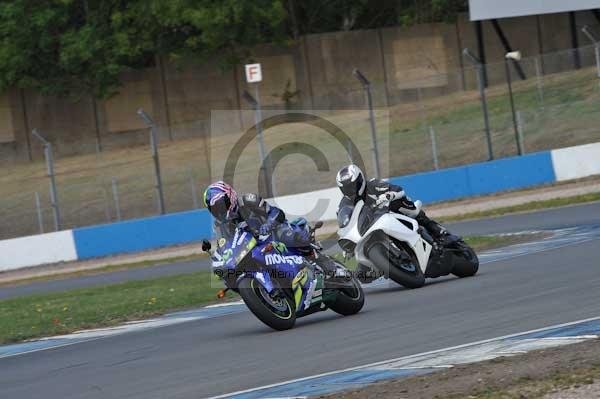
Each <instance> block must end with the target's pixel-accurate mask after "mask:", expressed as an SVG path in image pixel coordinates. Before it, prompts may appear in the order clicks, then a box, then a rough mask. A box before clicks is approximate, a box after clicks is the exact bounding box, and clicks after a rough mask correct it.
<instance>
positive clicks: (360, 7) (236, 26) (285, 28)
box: [0, 0, 467, 98]
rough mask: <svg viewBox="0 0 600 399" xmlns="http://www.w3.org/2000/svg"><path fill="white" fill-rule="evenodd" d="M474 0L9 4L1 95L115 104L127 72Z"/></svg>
mask: <svg viewBox="0 0 600 399" xmlns="http://www.w3.org/2000/svg"><path fill="white" fill-rule="evenodd" d="M466 6H467V5H466V0H426V1H421V0H327V1H323V0H302V1H299V0H218V1H217V0H0V90H6V89H7V88H9V87H13V86H17V87H21V88H34V89H37V90H39V91H41V92H42V93H44V94H53V95H59V96H75V97H76V96H82V95H89V94H92V95H93V96H95V97H97V98H106V97H109V96H110V95H112V94H113V93H115V92H116V91H117V90H118V88H119V85H120V76H121V75H122V73H123V72H125V71H127V70H138V69H142V68H146V67H149V66H152V65H153V64H154V62H155V60H156V57H157V56H161V57H167V58H169V59H170V60H171V61H180V62H183V61H184V60H187V59H188V58H197V59H207V58H211V59H215V58H216V59H220V60H221V61H222V63H223V64H225V65H232V64H235V63H238V62H240V61H241V60H243V59H245V58H247V57H248V56H249V50H248V49H249V48H250V47H251V46H254V45H256V44H258V43H273V42H275V43H280V44H282V43H289V42H292V41H294V40H297V39H298V38H299V36H300V35H304V34H310V33H320V32H330V31H338V30H353V29H372V28H378V27H385V26H397V25H411V24H414V23H420V22H430V21H441V20H451V19H452V18H454V17H455V16H456V14H457V13H458V12H462V11H465V10H466Z"/></svg>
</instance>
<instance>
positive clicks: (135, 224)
mask: <svg viewBox="0 0 600 399" xmlns="http://www.w3.org/2000/svg"><path fill="white" fill-rule="evenodd" d="M555 181H556V177H555V175H554V169H553V166H552V158H551V155H550V152H541V153H535V154H530V155H526V156H522V157H514V158H506V159H500V160H497V161H492V162H483V163H477V164H472V165H467V166H461V167H456V168H450V169H444V170H439V171H433V172H427V173H419V174H415V175H409V176H402V177H393V178H391V179H390V182H392V183H395V184H399V185H401V186H402V187H404V189H405V190H406V192H407V193H409V195H410V196H411V197H414V198H418V199H420V200H422V201H423V202H425V203H428V202H437V201H446V200H452V199H458V198H465V197H471V196H477V195H483V194H490V193H495V192H500V191H506V190H514V189H519V188H523V187H530V186H535V185H540V184H548V183H553V182H555ZM211 236H212V219H211V217H210V214H209V213H208V212H207V211H206V210H205V209H203V210H195V211H189V212H181V213H175V214H170V215H163V216H156V217H151V218H145V219H139V220H131V221H126V222H119V223H113V224H107V225H101V226H90V227H84V228H79V229H75V230H73V238H74V241H75V247H76V250H77V257H78V259H89V258H95V257H99V256H107V255H114V254H118V253H126V252H139V251H144V250H148V249H153V248H160V247H164V246H169V245H177V244H183V243H187V242H193V241H199V240H201V239H202V238H207V237H211Z"/></svg>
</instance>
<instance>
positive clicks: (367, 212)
mask: <svg viewBox="0 0 600 399" xmlns="http://www.w3.org/2000/svg"><path fill="white" fill-rule="evenodd" d="M338 225H339V229H338V236H339V240H338V244H339V246H340V247H341V248H342V250H343V251H344V254H345V255H346V256H351V255H354V256H355V257H356V261H357V264H358V265H360V266H359V267H360V272H361V273H362V272H364V271H365V270H370V271H373V269H375V270H377V271H379V273H376V274H379V275H381V274H383V276H384V277H386V278H390V279H392V280H393V281H395V282H396V283H398V284H400V285H403V286H404V287H406V288H419V287H422V286H423V285H424V284H425V278H435V277H440V276H446V275H448V274H450V273H452V274H454V275H455V276H458V277H469V276H473V275H475V273H477V271H478V269H479V260H478V258H477V255H476V254H475V251H474V250H473V249H472V248H471V247H469V246H468V245H467V244H466V243H465V242H464V241H463V240H462V239H461V238H460V237H458V236H454V235H451V234H450V235H448V236H446V237H444V239H443V240H442V241H443V242H435V241H434V240H433V239H432V238H431V236H430V235H429V234H428V233H427V231H425V230H424V229H423V227H421V226H419V223H417V221H416V220H414V219H412V218H410V217H407V216H404V215H401V214H398V213H393V212H390V210H389V203H384V204H381V205H380V206H378V207H375V208H372V207H370V206H365V203H364V201H362V200H361V201H358V202H357V203H356V204H355V205H354V206H345V207H342V208H341V209H340V210H339V211H338ZM434 246H435V248H434ZM361 280H362V279H361Z"/></svg>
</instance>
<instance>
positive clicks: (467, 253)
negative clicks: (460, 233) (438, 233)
mask: <svg viewBox="0 0 600 399" xmlns="http://www.w3.org/2000/svg"><path fill="white" fill-rule="evenodd" d="M457 247H458V250H457V251H453V252H454V256H455V259H454V267H453V268H452V274H454V275H455V276H456V277H461V278H463V277H471V276H474V275H475V274H476V273H477V271H478V270H479V258H477V254H476V253H475V251H474V250H473V249H472V248H471V247H469V246H468V245H467V244H465V243H464V242H460V243H458V245H457Z"/></svg>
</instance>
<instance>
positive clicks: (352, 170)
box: [335, 165, 367, 200]
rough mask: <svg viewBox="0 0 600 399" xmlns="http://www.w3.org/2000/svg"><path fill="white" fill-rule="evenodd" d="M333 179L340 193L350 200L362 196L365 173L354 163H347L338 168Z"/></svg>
mask: <svg viewBox="0 0 600 399" xmlns="http://www.w3.org/2000/svg"><path fill="white" fill-rule="evenodd" d="M335 181H336V182H337V185H338V187H339V188H340V190H342V193H343V194H344V195H345V196H346V197H348V198H350V199H352V200H354V199H356V198H357V197H362V195H363V194H364V192H365V188H366V186H367V182H366V181H365V174H364V173H363V172H362V170H360V168H359V167H358V166H356V165H348V166H345V167H343V168H342V169H340V171H339V172H338V174H337V176H336V177H335Z"/></svg>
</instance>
